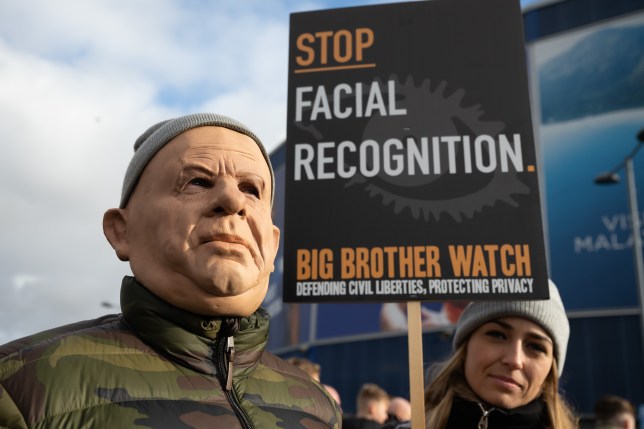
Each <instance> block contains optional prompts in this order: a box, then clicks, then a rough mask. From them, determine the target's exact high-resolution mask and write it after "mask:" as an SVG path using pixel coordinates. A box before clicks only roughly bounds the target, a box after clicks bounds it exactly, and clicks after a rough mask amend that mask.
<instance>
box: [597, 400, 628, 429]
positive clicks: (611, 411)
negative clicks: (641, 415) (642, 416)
mask: <svg viewBox="0 0 644 429" xmlns="http://www.w3.org/2000/svg"><path fill="white" fill-rule="evenodd" d="M594 411H595V428H596V429H635V427H636V421H635V407H634V406H633V404H632V403H631V402H630V401H629V400H628V399H625V398H622V397H621V396H617V395H605V396H602V397H601V398H599V399H598V400H597V401H596V402H595V409H594Z"/></svg>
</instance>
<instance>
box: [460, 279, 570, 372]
mask: <svg viewBox="0 0 644 429" xmlns="http://www.w3.org/2000/svg"><path fill="white" fill-rule="evenodd" d="M548 289H549V292H550V299H547V300H534V301H475V302H472V303H471V304H469V305H468V306H467V307H465V310H463V313H461V316H460V317H459V319H458V322H457V323H456V331H455V333H454V341H453V343H452V346H453V348H454V350H456V349H457V348H458V347H460V345H461V344H463V343H464V342H465V341H466V340H467V338H468V337H469V336H470V334H471V333H472V332H474V331H475V330H476V329H477V328H478V327H479V326H481V325H483V324H484V323H487V322H489V321H491V320H494V319H498V318H501V317H522V318H525V319H528V320H530V321H532V322H534V323H536V324H538V325H539V326H541V327H542V328H543V329H544V330H545V331H546V332H547V333H548V335H549V336H550V338H551V339H552V342H553V344H554V355H555V359H556V360H557V369H558V370H559V376H561V373H562V372H563V367H564V363H565V362H566V349H567V348H568V337H569V336H570V324H569V323H568V318H567V317H566V310H565V308H564V305H563V302H562V301H561V296H560V295H559V291H558V290H557V286H556V285H555V284H554V282H552V281H551V280H548Z"/></svg>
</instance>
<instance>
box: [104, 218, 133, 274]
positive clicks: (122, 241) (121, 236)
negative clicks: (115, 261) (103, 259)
mask: <svg viewBox="0 0 644 429" xmlns="http://www.w3.org/2000/svg"><path fill="white" fill-rule="evenodd" d="M103 234H105V237H106V238H107V241H109V242H110V245H111V246H112V248H113V249H114V250H115V251H116V256H118V258H119V259H120V260H121V261H129V260H130V247H129V245H128V242H127V212H126V211H125V210H124V209H109V210H108V211H106V212H105V214H104V215H103Z"/></svg>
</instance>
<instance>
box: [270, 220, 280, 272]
mask: <svg viewBox="0 0 644 429" xmlns="http://www.w3.org/2000/svg"><path fill="white" fill-rule="evenodd" d="M279 248H280V229H279V228H278V227H277V225H273V251H274V253H273V256H274V257H277V251H278V250H279ZM274 271H275V265H273V269H272V270H271V272H274Z"/></svg>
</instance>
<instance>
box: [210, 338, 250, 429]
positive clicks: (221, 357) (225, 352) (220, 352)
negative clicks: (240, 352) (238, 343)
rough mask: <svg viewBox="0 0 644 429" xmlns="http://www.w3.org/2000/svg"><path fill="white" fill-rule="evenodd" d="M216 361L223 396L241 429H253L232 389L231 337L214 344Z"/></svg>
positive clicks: (233, 348)
mask: <svg viewBox="0 0 644 429" xmlns="http://www.w3.org/2000/svg"><path fill="white" fill-rule="evenodd" d="M215 353H216V356H215V358H216V360H217V362H216V363H217V373H218V376H219V381H220V383H221V384H222V386H223V387H224V394H225V395H226V398H227V399H228V402H230V405H231V406H232V408H233V411H235V414H237V417H238V418H239V420H240V421H241V424H242V427H243V428H245V429H253V424H252V423H251V421H250V419H249V418H248V415H246V412H245V411H244V409H243V408H242V406H241V404H240V402H239V398H238V397H237V393H236V392H235V390H234V389H233V363H234V359H235V339H234V337H233V336H232V335H231V336H229V337H221V338H220V339H219V340H218V342H217V344H216V350H215Z"/></svg>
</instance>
